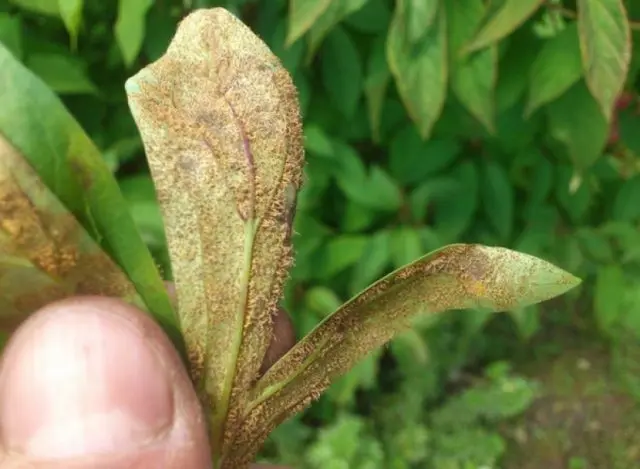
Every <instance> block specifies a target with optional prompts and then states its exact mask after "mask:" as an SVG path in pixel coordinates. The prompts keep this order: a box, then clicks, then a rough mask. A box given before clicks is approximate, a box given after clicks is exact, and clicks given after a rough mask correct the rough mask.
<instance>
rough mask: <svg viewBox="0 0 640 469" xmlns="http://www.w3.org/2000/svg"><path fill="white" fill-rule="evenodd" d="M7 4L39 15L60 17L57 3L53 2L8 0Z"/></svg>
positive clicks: (52, 0) (53, 0)
mask: <svg viewBox="0 0 640 469" xmlns="http://www.w3.org/2000/svg"><path fill="white" fill-rule="evenodd" d="M9 3H13V4H14V5H16V6H18V7H20V8H23V9H25V10H27V11H31V12H33V13H38V14H40V15H46V16H55V17H59V16H60V10H59V7H58V2H56V1H55V0H9Z"/></svg>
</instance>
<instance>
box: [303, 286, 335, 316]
mask: <svg viewBox="0 0 640 469" xmlns="http://www.w3.org/2000/svg"><path fill="white" fill-rule="evenodd" d="M304 302H305V305H306V307H307V309H308V310H309V311H313V312H314V313H316V314H318V315H319V316H322V317H324V316H327V315H328V314H329V313H332V312H333V311H335V310H336V309H337V308H339V307H340V305H341V304H342V301H341V300H340V298H339V297H338V295H336V293H335V292H334V291H333V290H331V289H329V288H327V287H322V286H317V287H313V288H311V289H310V290H308V291H307V292H306V293H305V295H304Z"/></svg>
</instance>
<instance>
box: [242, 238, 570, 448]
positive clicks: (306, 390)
mask: <svg viewBox="0 0 640 469" xmlns="http://www.w3.org/2000/svg"><path fill="white" fill-rule="evenodd" d="M579 282H580V280H579V279H577V278H576V277H574V276H572V275H570V274H568V273H566V272H564V271H563V270H560V269H558V268H557V267H555V266H553V265H551V264H549V263H548V262H546V261H543V260H540V259H538V258H535V257H533V256H530V255H527V254H521V253H518V252H514V251H511V250H509V249H505V248H499V247H487V246H482V245H466V244H454V245H450V246H447V247H444V248H442V249H440V250H438V251H435V252H432V253H430V254H427V255H426V256H425V257H423V258H421V259H419V260H418V261H416V262H414V263H412V264H409V265H407V266H405V267H403V268H402V269H399V270H397V271H395V272H393V273H391V274H389V275H388V276H386V277H384V278H383V279H382V280H380V281H378V282H376V283H375V284H373V285H372V286H371V287H370V288H368V289H367V290H365V291H364V292H363V293H360V294H359V295H357V296H356V297H355V298H353V299H352V300H350V301H349V302H347V303H345V304H344V305H343V306H342V307H341V308H339V309H338V310H337V311H336V312H334V313H333V314H332V315H331V316H329V317H328V318H327V319H325V320H324V321H323V322H322V323H321V324H320V325H318V326H317V327H316V328H315V329H314V330H313V331H312V332H311V333H309V334H308V335H307V336H306V337H305V338H304V339H303V340H302V341H300V342H299V343H298V344H297V345H296V346H295V347H293V348H292V349H291V350H290V351H289V352H288V353H287V354H286V355H285V356H284V357H283V358H281V359H280V360H279V361H278V362H277V363H276V364H275V365H273V367H271V369H270V370H269V371H268V372H267V373H266V375H265V376H264V377H263V378H262V379H261V380H260V381H259V382H258V383H257V385H256V388H255V390H254V391H253V393H252V398H253V400H252V404H251V406H249V408H248V410H247V415H246V417H245V418H246V420H247V421H252V422H259V425H257V426H256V427H254V432H255V433H254V434H252V435H248V436H247V438H249V440H250V441H244V442H242V444H238V445H237V447H238V448H246V446H249V447H250V446H251V442H252V441H258V442H261V441H262V440H263V439H264V438H265V437H266V435H268V434H269V432H271V430H272V429H273V428H274V427H275V426H276V425H278V424H279V423H281V422H282V421H283V420H285V419H286V418H288V417H290V416H291V415H293V414H295V413H296V412H298V411H300V410H302V409H303V408H304V407H306V406H307V405H308V404H309V403H310V402H312V401H313V400H314V399H316V398H317V397H319V395H320V394H321V393H322V392H323V391H324V390H325V389H326V388H327V387H328V386H329V384H330V383H331V382H332V381H333V380H334V379H335V378H337V377H338V376H340V375H342V374H343V373H345V372H346V371H348V370H349V369H350V368H351V367H352V366H353V365H354V364H355V363H356V362H357V361H359V360H360V359H362V358H363V357H364V356H366V355H367V354H368V353H370V352H371V351H373V350H375V349H376V348H378V347H380V346H381V345H383V344H384V343H386V342H387V341H389V340H390V339H391V338H393V337H394V336H395V335H396V334H397V333H398V332H400V331H402V330H404V329H407V328H408V327H409V326H410V322H411V319H412V318H413V317H414V316H416V315H418V314H436V313H440V312H444V311H447V310H451V309H462V308H476V309H477V308H482V309H488V310H490V311H507V310H513V309H517V308H522V307H525V306H527V305H531V304H534V303H538V302H541V301H545V300H548V299H550V298H553V297H555V296H557V295H560V294H562V293H564V292H565V291H567V290H569V289H571V288H573V287H575V286H576V285H578V284H579ZM254 451H255V448H254ZM249 452H250V453H251V451H249Z"/></svg>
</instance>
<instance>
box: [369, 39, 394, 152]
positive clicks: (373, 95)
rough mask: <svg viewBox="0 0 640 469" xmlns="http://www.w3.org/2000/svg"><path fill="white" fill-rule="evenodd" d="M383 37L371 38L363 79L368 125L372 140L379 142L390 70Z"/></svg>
mask: <svg viewBox="0 0 640 469" xmlns="http://www.w3.org/2000/svg"><path fill="white" fill-rule="evenodd" d="M385 44H386V43H385V38H384V36H380V37H377V38H376V39H374V40H373V44H372V46H371V51H370V53H369V54H370V55H369V58H368V61H367V72H366V78H365V81H364V94H365V97H366V100H367V110H368V115H369V125H370V126H371V133H372V134H373V140H374V142H380V140H381V138H382V137H381V134H380V126H381V119H382V110H383V107H384V102H385V97H386V95H387V88H388V87H389V83H390V82H391V72H390V71H389V66H388V65H387V56H386V54H385Z"/></svg>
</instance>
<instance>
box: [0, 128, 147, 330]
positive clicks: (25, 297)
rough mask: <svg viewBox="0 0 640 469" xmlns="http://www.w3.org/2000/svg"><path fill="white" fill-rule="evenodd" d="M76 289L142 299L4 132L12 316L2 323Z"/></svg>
mask: <svg viewBox="0 0 640 469" xmlns="http://www.w3.org/2000/svg"><path fill="white" fill-rule="evenodd" d="M73 294H78V295H82V294H91V295H105V296H115V297H122V298H125V299H128V300H129V301H133V302H138V300H137V294H136V292H135V289H134V288H133V285H132V284H131V283H130V281H129V280H128V279H127V277H126V276H125V275H124V274H123V273H122V271H121V270H120V269H119V268H118V267H117V266H116V264H115V263H114V262H113V261H112V260H111V258H109V257H108V256H107V255H106V254H105V253H104V252H103V251H102V250H101V249H100V247H99V246H98V245H97V244H96V243H95V242H94V241H93V240H92V239H91V238H90V237H89V235H88V234H87V233H86V232H85V231H84V229H83V228H82V227H81V226H80V224H79V223H78V222H77V221H76V219H75V218H74V217H73V216H72V215H71V214H70V213H69V212H68V211H67V210H66V209H65V208H64V207H63V206H62V204H61V203H60V202H59V201H58V200H57V199H56V197H55V196H54V195H53V194H52V193H51V192H50V191H49V189H48V188H47V187H46V186H45V185H44V184H43V183H42V181H41V180H40V179H39V177H38V175H37V174H36V173H35V171H34V170H33V168H31V166H29V165H28V164H27V163H26V161H25V160H24V159H23V158H22V156H21V155H20V154H19V153H18V152H17V151H16V150H15V149H14V148H13V147H12V146H11V145H9V143H8V142H7V141H6V140H4V139H3V138H1V137H0V298H1V299H2V302H3V304H6V305H7V306H6V310H5V311H3V314H4V315H5V316H6V317H7V318H10V319H8V320H7V321H4V322H3V321H2V318H0V323H1V324H3V325H4V326H6V327H7V328H11V329H12V328H13V327H15V326H17V324H18V323H19V322H20V321H22V319H24V318H25V317H26V316H27V315H28V314H29V313H31V312H33V311H35V310H36V309H38V308H41V307H42V306H44V305H46V304H47V303H50V302H51V301H55V300H58V299H61V298H64V297H66V296H70V295H73ZM3 330H5V331H6V330H7V329H3Z"/></svg>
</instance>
